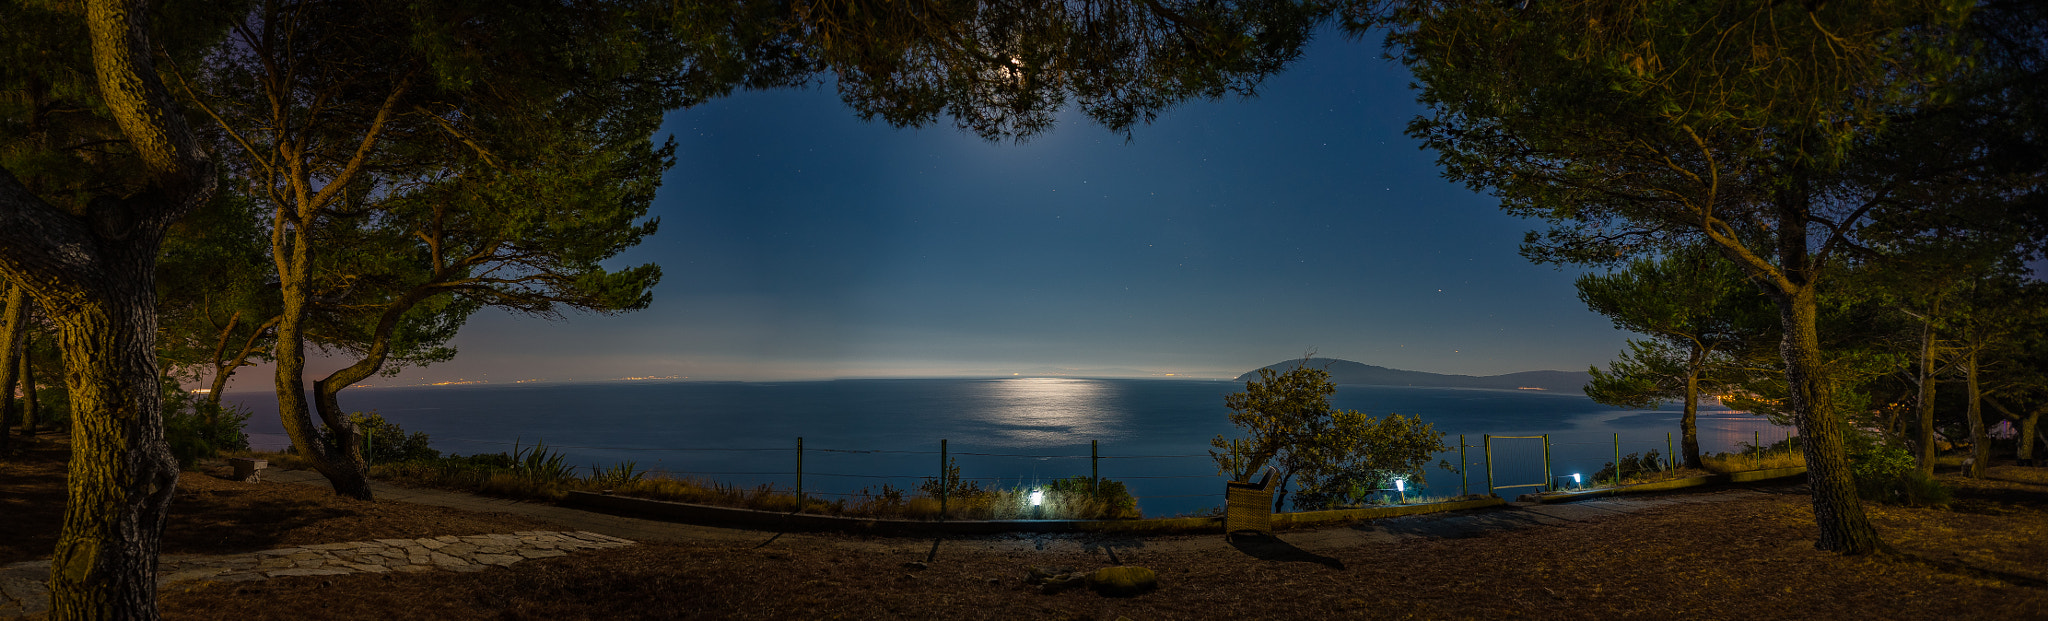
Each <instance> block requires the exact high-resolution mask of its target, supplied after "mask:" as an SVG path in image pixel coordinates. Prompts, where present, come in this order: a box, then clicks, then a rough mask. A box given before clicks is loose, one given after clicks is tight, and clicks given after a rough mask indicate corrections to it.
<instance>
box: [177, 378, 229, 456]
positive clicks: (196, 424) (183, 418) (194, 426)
mask: <svg viewBox="0 0 2048 621" xmlns="http://www.w3.org/2000/svg"><path fill="white" fill-rule="evenodd" d="M163 407H164V410H163V417H164V442H165V443H166V444H169V445H170V447H171V456H172V457H175V458H177V460H178V467H180V468H191V467H192V464H194V463H196V462H198V461H199V460H201V459H206V458H210V457H218V456H220V454H221V453H223V452H227V451H246V450H249V434H248V433H247V432H245V431H243V428H244V427H245V426H247V425H248V422H249V414H250V413H249V412H248V411H245V410H242V409H240V408H236V407H232V406H228V407H223V406H219V405H214V404H213V403H210V402H208V401H206V400H204V399H196V398H194V397H193V396H192V395H190V394H188V393H186V392H185V391H183V390H180V389H179V388H178V386H177V384H176V383H173V382H169V381H166V382H165V384H164V400H163Z"/></svg>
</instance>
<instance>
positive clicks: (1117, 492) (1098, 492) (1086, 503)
mask: <svg viewBox="0 0 2048 621" xmlns="http://www.w3.org/2000/svg"><path fill="white" fill-rule="evenodd" d="M1094 486H1095V487H1096V489H1095V490H1094V492H1093V493H1090V492H1089V489H1088V488H1089V487H1090V480H1089V478H1088V477H1083V476H1075V477H1068V478H1064V479H1059V480H1055V481H1053V482H1052V483H1051V484H1048V485H1046V491H1048V492H1051V493H1053V494H1055V495H1058V496H1060V497H1061V499H1062V503H1061V504H1064V505H1067V506H1070V507H1074V508H1075V509H1077V511H1075V513H1076V515H1074V516H1072V517H1074V518H1085V519H1103V520H1122V519H1131V518H1136V517H1138V515H1139V514H1138V499H1137V497H1135V496H1132V495H1131V490H1130V489H1129V488H1127V487H1124V483H1123V481H1111V480H1109V479H1103V480H1102V481H1101V482H1100V483H1098V484H1095V485H1094Z"/></svg>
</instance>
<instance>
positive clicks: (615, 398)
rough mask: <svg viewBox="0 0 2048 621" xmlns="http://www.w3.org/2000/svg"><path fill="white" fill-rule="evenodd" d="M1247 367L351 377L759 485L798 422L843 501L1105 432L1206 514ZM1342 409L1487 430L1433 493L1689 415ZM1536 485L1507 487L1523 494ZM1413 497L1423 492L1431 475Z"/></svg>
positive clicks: (1719, 417) (593, 457) (1522, 474)
mask: <svg viewBox="0 0 2048 621" xmlns="http://www.w3.org/2000/svg"><path fill="white" fill-rule="evenodd" d="M1243 388H1244V385H1243V384H1241V383H1237V382H1230V381H1189V380H1178V381H1176V380H1128V379H1068V378H1009V379H881V380H839V381H817V382H784V383H754V382H745V383H740V382H733V383H722V382H608V383H584V384H523V385H514V386H444V387H422V388H369V389H355V390H349V391H347V392H344V393H343V394H342V403H343V405H344V406H346V407H348V408H349V409H351V410H357V411H375V412H378V413H380V414H382V415H383V416H384V417H385V418H386V419H389V420H391V421H394V422H396V423H398V424H400V425H402V426H403V427H405V429H406V430H408V431H419V432H425V433H426V434H428V435H429V436H431V437H432V438H433V444H434V447H435V448H437V449H440V450H442V451H443V452H452V453H461V454H473V453H495V452H501V451H503V452H510V451H511V450H512V449H513V448H514V446H515V444H517V445H523V446H531V445H532V444H533V443H534V442H537V441H544V442H546V444H547V445H548V446H549V447H550V448H551V449H555V450H559V451H561V452H563V453H565V454H567V455H568V456H569V459H570V461H571V463H574V464H576V465H579V466H584V467H606V466H610V465H612V464H615V463H619V462H625V461H631V462H634V463H635V464H637V466H638V467H640V468H642V469H651V470H656V471H662V472H667V473H670V474H673V475H677V476H693V477H702V478H710V479H715V480H718V481H722V482H727V483H736V484H743V485H748V486H752V485H759V484H773V485H776V486H779V487H790V486H793V485H794V484H795V483H796V477H795V474H794V473H795V470H796V460H797V451H796V443H797V438H799V437H801V438H803V442H804V447H805V451H804V455H803V460H804V472H805V474H804V481H803V483H804V487H805V489H806V491H808V492H812V493H818V494H823V495H826V496H825V497H827V498H833V497H840V496H834V495H845V494H851V493H856V492H858V491H860V490H862V489H863V488H866V489H871V490H872V489H880V487H881V486H882V485H885V484H886V485H891V486H894V487H897V488H911V487H915V486H916V485H917V484H918V482H919V481H920V480H921V479H922V478H923V477H929V476H934V475H935V474H936V472H937V470H938V467H939V455H938V451H939V442H940V440H941V439H944V440H946V441H947V449H948V451H949V454H950V456H952V457H954V458H956V459H957V460H958V463H959V465H960V467H961V474H962V476H963V477H966V478H972V479H980V480H982V482H983V483H984V485H990V484H994V485H1001V486H1029V485H1034V484H1037V483H1042V482H1045V481H1049V480H1052V479H1058V478H1063V477H1070V476H1077V475H1078V476H1086V475H1088V474H1089V468H1090V463H1091V460H1090V459H1089V458H1088V456H1089V444H1090V442H1091V441H1092V442H1096V443H1097V444H1098V446H1099V455H1101V457H1102V459H1100V460H1096V461H1095V462H1094V463H1095V464H1097V465H1098V466H1099V468H1100V470H1101V476H1102V477H1104V478H1107V479H1115V480H1120V481H1124V482H1125V483H1126V484H1127V485H1129V486H1130V489H1131V492H1132V493H1133V494H1134V495H1137V496H1138V497H1139V498H1140V500H1139V506H1140V508H1141V509H1143V510H1144V512H1145V514H1146V515H1150V516H1164V515H1175V514H1181V513H1192V512H1198V511H1202V510H1205V509H1207V508H1210V507H1215V506H1219V505H1221V504H1222V493H1221V492H1222V482H1223V478H1222V477H1220V476H1218V475H1217V474H1216V467H1215V465H1214V462H1212V461H1211V460H1210V458H1209V457H1208V455H1207V454H1206V451H1207V450H1208V448H1209V440H1210V439H1211V438H1213V437H1215V436H1216V435H1218V434H1227V435H1235V429H1234V428H1233V427H1231V425H1230V423H1229V420H1228V418H1227V416H1228V414H1229V410H1228V409H1227V408H1225V407H1224V406H1223V397H1224V395H1227V394H1229V393H1232V392H1236V391H1240V390H1242V389H1243ZM226 399H227V400H228V401H231V402H234V403H236V404H238V405H241V406H243V407H245V408H248V409H250V410H253V411H254V412H256V415H255V416H254V417H252V418H251V419H250V422H249V431H250V432H251V441H252V443H253V444H256V445H257V447H258V448H278V447H282V446H283V445H285V444H286V443H287V440H286V439H285V437H284V435H283V433H282V427H281V426H280V424H279V423H278V419H277V415H276V411H277V401H276V397H275V396H274V395H271V394H269V393H260V392H249V393H229V394H228V395H226ZM1332 403H1333V404H1334V405H1335V406H1336V407H1339V408H1344V409H1357V410H1361V411H1364V412H1367V413H1370V414H1374V415H1384V414H1387V413H1400V414H1403V415H1407V416H1420V417H1422V419H1423V420H1424V421H1427V422H1429V423H1432V424H1434V425H1435V426H1436V429H1437V430H1439V431H1443V432H1445V433H1446V434H1448V437H1447V438H1446V443H1447V444H1450V445H1451V446H1452V447H1453V448H1452V450H1450V451H1447V452H1445V453H1442V454H1439V455H1438V458H1439V459H1441V460H1444V461H1448V462H1451V463H1452V464H1456V463H1457V462H1458V461H1459V456H1458V450H1457V448H1456V447H1457V446H1458V443H1459V435H1460V434H1463V436H1464V438H1463V440H1464V442H1465V443H1466V444H1468V445H1470V446H1471V448H1469V449H1467V452H1466V459H1465V461H1466V462H1467V463H1470V464H1471V466H1470V467H1469V468H1467V473H1468V477H1469V478H1467V479H1461V478H1460V476H1459V475H1458V474H1457V473H1456V472H1455V471H1449V470H1444V469H1440V468H1431V469H1429V472H1428V473H1427V480H1426V482H1422V483H1415V482H1411V484H1410V485H1411V487H1420V488H1422V491H1421V492H1419V493H1424V494H1430V495H1440V496H1449V495H1455V494H1458V493H1460V492H1461V489H1469V490H1471V491H1472V492H1474V493H1478V492H1481V491H1482V490H1483V489H1484V485H1485V483H1484V479H1485V466H1484V459H1483V451H1482V450H1481V449H1480V446H1481V435H1482V434H1492V435H1495V436H1530V435H1540V434H1549V435H1550V439H1551V456H1550V458H1551V463H1552V468H1553V473H1554V474H1556V475H1560V476H1569V475H1570V474H1571V473H1573V472H1580V473H1584V474H1586V475H1591V474H1592V473H1593V472H1594V471H1597V470H1599V469H1600V467H1601V466H1602V464H1605V463H1607V462H1609V461H1612V460H1613V455H1614V451H1615V440H1616V438H1617V437H1618V438H1619V440H1620V443H1621V453H1622V454H1624V455H1626V454H1629V453H1640V452H1646V451H1650V450H1655V451H1657V452H1659V453H1665V452H1666V448H1665V447H1666V440H1665V438H1666V434H1667V433H1670V434H1671V435H1672V436H1674V437H1673V441H1674V442H1675V441H1676V439H1677V438H1676V437H1675V436H1676V432H1677V430H1678V422H1677V421H1678V415H1679V414H1678V411H1677V410H1676V409H1670V408H1667V409H1665V410H1661V411H1622V410H1615V409H1613V408H1610V407H1608V406H1603V405H1600V404H1597V403H1594V402H1593V401H1592V400H1591V399H1587V398H1586V397H1585V396H1583V395H1573V394H1555V393H1544V392H1536V391H1506V390H1472V389H1448V388H1406V387H1388V386H1341V387H1339V388H1338V391H1337V394H1336V396H1335V397H1333V399H1332ZM1790 433H1791V431H1790V430H1789V429H1786V428H1781V427H1775V426H1772V425H1770V424H1769V422H1768V421H1766V420H1764V419H1762V418H1760V417H1756V416H1751V415H1749V414H1746V413H1742V412H1734V411H1729V410H1726V409H1722V408H1719V407H1717V406H1715V407H1708V406H1703V407H1702V411H1701V419H1700V436H1701V442H1702V449H1703V450H1706V451H1730V450H1738V449H1739V448H1740V446H1741V445H1744V444H1747V443H1749V442H1751V441H1752V440H1753V439H1754V438H1757V437H1761V438H1762V440H1763V442H1764V443H1766V444H1768V443H1771V442H1774V441H1777V440H1779V439H1782V438H1784V437H1786V436H1787V435H1789V434H1790ZM1493 458H1494V459H1493V462H1494V466H1493V470H1494V471H1493V476H1494V480H1495V484H1497V485H1512V484H1520V483H1540V482H1542V479H1543V451H1542V443H1541V442H1540V441H1534V440H1496V441H1495V444H1494V450H1493ZM1522 491H1526V490H1503V491H1502V492H1501V493H1502V494H1503V495H1507V494H1510V493H1519V492H1522ZM1410 493H1411V494H1413V493H1417V492H1414V491H1411V492H1410Z"/></svg>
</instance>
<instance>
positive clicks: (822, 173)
mask: <svg viewBox="0 0 2048 621" xmlns="http://www.w3.org/2000/svg"><path fill="white" fill-rule="evenodd" d="M1409 81H1410V78H1409V76H1408V74H1407V71H1406V70H1405V69H1403V68H1402V67H1401V66H1399V65H1398V64H1397V63H1394V62H1392V61H1388V60H1384V59H1382V58H1381V57H1380V51H1379V46H1378V45H1377V43H1375V42H1369V41H1368V42H1360V41H1349V40H1345V39H1344V38H1342V37H1339V36H1335V35H1334V34H1331V33H1328V32H1326V33H1324V35H1323V36H1321V37H1319V38H1318V40H1317V41H1316V42H1315V43H1314V44H1313V45H1312V46H1311V47H1310V49H1309V50H1308V53H1307V54H1306V55H1305V56H1304V57H1303V59H1302V60H1301V61H1299V62H1298V63H1296V64H1295V65H1293V66H1292V67H1291V68H1289V69H1288V70H1287V71H1286V72H1285V73H1283V74H1281V75H1279V76H1277V77H1274V78H1272V79H1270V80H1269V81H1268V82H1267V83H1266V84H1265V85H1264V87H1263V88H1262V92H1261V94H1260V95H1259V96H1258V97H1257V98H1255V99H1240V98H1236V97H1231V98H1228V99H1226V100H1224V101H1215V102H1207V101H1203V102H1191V103H1186V104H1183V105H1181V106H1179V107H1177V108H1174V109H1172V110H1170V111H1168V112H1167V113H1166V114H1164V115H1162V117H1161V118H1160V119H1159V120H1158V121H1157V122H1156V123H1153V124H1152V125H1149V126H1144V127H1140V128H1138V129H1137V131H1136V135H1135V137H1134V139H1133V140H1131V141H1129V142H1126V141H1125V140H1124V139H1123V137H1122V136H1120V135H1116V134H1112V133H1110V132H1108V131H1105V130H1103V129H1102V128H1101V127H1099V126H1096V125H1093V124H1092V123H1089V122H1088V121H1087V120H1086V119H1085V118H1082V117H1081V116H1080V115H1079V114H1078V113H1070V114H1066V115H1064V116H1063V117H1062V121H1063V122H1062V123H1061V124H1060V126H1059V127H1057V128H1056V129H1055V130H1054V131H1053V132H1052V133H1051V134H1050V135H1045V136H1042V137H1039V138H1037V139H1034V140H1033V141H1031V142H1029V143H1026V144H1021V145H1020V144H1011V143H1000V144H998V143H988V142H984V141H982V140H980V139H978V138H976V137H974V136H972V135H970V134H966V133H963V132H961V131H958V130H956V129H954V128H953V127H952V126H951V125H950V123H949V121H945V120H942V125H940V126H935V127H927V128H924V129H918V130H899V129H895V128H892V127H889V126H888V125H886V124H883V123H879V122H877V123H866V122H862V121H860V120H859V119H857V118H855V116H854V115H853V113H852V112H850V111H849V110H848V109H847V108H846V107H845V106H843V105H842V104H840V103H839V101H838V97H837V95H836V93H834V92H833V91H832V90H830V89H811V90H801V91H794V90H783V91H772V92H758V93H742V94H738V95H735V96H732V97H728V98H725V99H720V100H716V101H713V102H711V103H709V104H706V105H703V106H700V107H697V108H693V109H689V110H680V111H676V112H673V113H671V114H669V116H668V119H667V123H666V125H665V126H664V127H663V132H664V133H668V134H673V135H674V136H675V139H676V142H677V164H676V167H675V168H674V169H673V170H672V171H670V172H669V173H668V175H667V177H666V179H665V183H664V185H663V186H662V188H661V192H660V195H659V198H658V199H657V200H656V203H655V205H654V208H653V212H652V215H655V216H658V217H660V218H661V229H660V232H659V233H658V234H657V235H655V236H653V237H652V238H650V239H649V240H647V242H646V243H644V244H643V245H642V246H640V247H638V248H635V249H633V250H631V251H629V252H627V253H626V254H625V255H623V256H622V257H621V259H620V260H619V261H618V262H617V263H620V264H627V263H640V262H654V263H658V264H660V265H661V266H662V269H663V271H664V274H665V275H664V277H663V279H662V282H661V285H660V287H659V288H657V289H656V290H655V301H654V306H653V307H652V308H650V309H648V310H646V311H642V312H639V313H633V314H629V315H622V316H615V317H600V316H590V315H580V316H574V317H571V318H570V319H569V320H568V321H563V322H554V323H550V322H546V321H542V320H538V319H531V318H520V317H512V316H508V315H504V314H502V313H497V312H495V311H486V312H485V313H483V314H480V315H479V316H478V317H476V318H475V319H473V320H472V321H471V323H470V325H469V326H468V327H466V328H465V329H464V331H463V333H462V335H461V336H460V337H458V340H457V341H456V342H457V344H458V345H459V346H460V348H461V355H460V356H458V357H457V358H456V359H455V360H454V361H452V362H448V363H444V364H441V365H436V366H434V367H429V368H425V369H410V370H407V371H406V372H405V374H404V375H403V376H401V377H399V378H396V379H382V378H379V379H373V380H372V381H371V382H369V383H371V384H380V385H402V384H413V383H421V382H431V381H443V380H452V379H457V378H466V379H471V380H489V381H491V382H494V383H497V382H509V381H514V380H518V379H547V380H585V379H604V378H616V377H621V376H678V377H687V378H690V379H706V380H771V379H774V380H780V379H808V378H830V377H875V376H951V375H977V376H987V375H1004V376H1007V375H1010V374H1012V373H1017V374H1023V375H1035V374H1036V375H1043V374H1052V373H1072V374H1078V375H1096V376H1143V375H1163V374H1166V373H1174V374H1177V375H1192V376H1196V377H1230V376H1234V375H1236V374H1238V373H1242V372H1244V371H1246V370H1249V369H1252V368H1255V367H1258V366H1262V365H1265V364H1270V363H1273V362H1276V361H1280V360H1284V359H1288V358H1290V357H1295V356H1299V355H1300V354H1301V353H1302V352H1303V351H1305V350H1307V349H1309V348H1315V349H1316V350H1317V351H1318V352H1320V355H1323V356H1330V357H1338V358H1346V359H1351V360H1357V361H1360V362H1365V363H1368V364H1378V365H1384V366H1390V367H1396V368H1403V369H1413V370H1421V371H1434V372H1442V373H1465V374H1496V373H1508V372H1515V371H1525V370H1535V369H1584V368H1586V367H1587V366H1588V365H1590V364H1595V363H1603V364H1604V363H1605V361H1607V360H1608V359H1609V358H1610V357H1612V356H1613V355H1614V354H1615V353H1616V352H1617V351H1618V350H1619V349H1620V348H1621V346H1622V341H1623V340H1624V339H1625V338H1626V336H1627V335H1626V334H1624V333H1621V332H1618V331H1616V330H1614V329H1613V328H1612V327H1611V324H1610V323H1609V322H1608V321H1607V320H1606V319H1604V318H1602V317H1600V316H1598V315H1595V314H1593V313H1591V312H1589V311H1587V310H1586V309H1585V308H1584V306H1583V305H1581V304H1580V303H1579V302H1578V300H1577V299H1576V297H1575V294H1574V291H1573V289H1572V286H1571V282H1572V279H1573V277H1574V276H1575V275H1576V274H1577V271H1576V270H1573V269H1566V270H1559V269H1557V268H1554V267H1550V266H1538V265H1533V264H1531V263H1529V262H1528V261H1526V260H1524V259H1522V258H1521V257H1520V256H1519V255H1518V254H1517V253H1516V247H1517V244H1519V243H1520V241H1521V235H1522V233H1523V231H1525V230H1527V229H1529V228H1532V227H1533V226H1535V225H1536V224H1537V223H1534V222H1528V221H1522V220H1518V219H1515V218H1511V217H1509V216H1506V215H1504V214H1502V213H1501V212H1500V211H1499V210H1498V209H1497V208H1496V203H1495V201H1494V200H1492V199H1490V198H1488V197H1486V196H1482V195H1479V194H1475V193H1473V192H1471V191H1469V190H1467V189H1465V188H1462V187H1459V186H1455V185H1452V184H1450V183H1447V182H1445V181H1444V180H1443V179H1442V178H1441V177H1440V175H1439V173H1438V170H1437V168H1436V166H1435V164H1434V155H1433V154H1432V153H1430V152H1425V151H1421V150H1418V148H1417V143H1416V142H1415V141H1414V140H1412V139H1410V138H1408V137H1406V136H1404V135H1402V129H1403V127H1404V126H1405V125H1406V124H1407V123H1408V121H1409V120H1410V119H1411V118H1413V117H1414V116H1415V115H1416V114H1418V113H1419V112H1420V111H1421V108H1420V107H1419V106H1418V105H1416V104H1415V103H1414V93H1413V91H1411V90H1410V89H1409V88H1408V84H1409ZM238 383H248V382H238ZM257 383H261V382H256V383H248V384H249V386H255V385H256V384H257ZM242 388H243V389H248V387H242Z"/></svg>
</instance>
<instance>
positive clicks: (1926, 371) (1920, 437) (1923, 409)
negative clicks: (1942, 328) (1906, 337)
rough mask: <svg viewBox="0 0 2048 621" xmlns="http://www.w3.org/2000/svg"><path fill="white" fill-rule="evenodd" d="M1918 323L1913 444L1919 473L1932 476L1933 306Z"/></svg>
mask: <svg viewBox="0 0 2048 621" xmlns="http://www.w3.org/2000/svg"><path fill="white" fill-rule="evenodd" d="M1920 324H1921V326H1920V401H1919V402H1918V403H1917V404H1916V405H1917V406H1918V408H1917V409H1918V411H1919V413H1920V424H1919V429H1918V430H1917V431H1916V432H1915V436H1914V438H1915V442H1914V444H1915V445H1917V446H1918V448H1919V450H1920V454H1919V455H1918V457H1919V464H1918V465H1919V468H1920V475H1921V476H1926V477H1932V476H1934V458H1935V457H1936V455H1937V453H1938V451H1936V450H1935V446H1934V388H1935V385H1937V384H1939V383H1940V380H1938V379H1936V378H1935V376H1934V375H1935V373H1934V307H1932V306H1930V307H1929V308H1928V313H1927V316H1926V317H1922V318H1921V319H1920Z"/></svg>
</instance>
